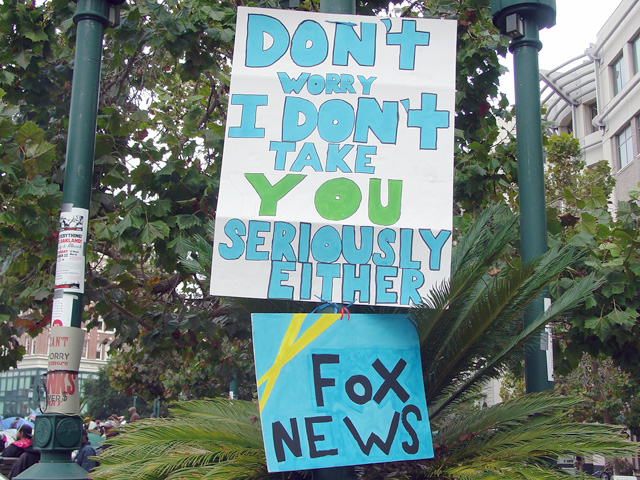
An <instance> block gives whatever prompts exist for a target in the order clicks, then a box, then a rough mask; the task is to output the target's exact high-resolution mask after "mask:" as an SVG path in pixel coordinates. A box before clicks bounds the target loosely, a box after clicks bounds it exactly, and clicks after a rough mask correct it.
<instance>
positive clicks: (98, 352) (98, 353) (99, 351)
mask: <svg viewBox="0 0 640 480" xmlns="http://www.w3.org/2000/svg"><path fill="white" fill-rule="evenodd" d="M101 358H102V344H101V343H99V344H98V346H97V347H96V360H100V359H101Z"/></svg>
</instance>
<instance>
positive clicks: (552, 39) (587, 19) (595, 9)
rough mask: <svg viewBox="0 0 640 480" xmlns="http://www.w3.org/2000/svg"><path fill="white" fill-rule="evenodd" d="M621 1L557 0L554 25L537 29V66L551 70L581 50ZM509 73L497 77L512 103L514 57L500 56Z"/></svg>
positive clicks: (591, 41)
mask: <svg viewBox="0 0 640 480" xmlns="http://www.w3.org/2000/svg"><path fill="white" fill-rule="evenodd" d="M620 1H621V0H556V25H555V26H554V27H551V28H545V29H544V30H541V31H540V41H541V42H542V50H541V51H540V54H539V56H538V60H539V64H540V69H541V70H551V69H552V68H555V67H557V66H558V65H560V64H562V63H564V62H566V61H567V60H570V59H572V58H575V57H577V56H578V55H580V54H582V53H584V51H585V50H586V49H587V48H588V47H589V44H590V43H595V41H596V35H597V34H598V31H599V30H600V29H601V28H602V26H603V25H604V24H605V22H606V21H607V20H608V19H609V17H610V16H611V14H612V13H613V11H614V10H615V9H616V7H617V6H618V5H619V4H620ZM501 60H502V64H503V65H505V66H506V67H507V68H508V69H509V73H508V74H506V75H503V76H502V77H501V78H500V86H501V89H502V91H503V92H505V93H506V94H507V96H508V98H509V101H510V102H511V103H514V102H515V95H514V93H513V91H514V90H513V89H514V87H513V57H512V55H511V54H509V56H508V57H507V59H506V60H505V59H501Z"/></svg>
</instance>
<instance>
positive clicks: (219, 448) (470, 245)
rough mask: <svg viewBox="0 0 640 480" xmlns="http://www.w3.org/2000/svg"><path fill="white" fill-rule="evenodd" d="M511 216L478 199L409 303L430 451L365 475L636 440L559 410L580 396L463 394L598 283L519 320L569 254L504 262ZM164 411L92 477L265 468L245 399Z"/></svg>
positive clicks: (622, 448) (525, 468)
mask: <svg viewBox="0 0 640 480" xmlns="http://www.w3.org/2000/svg"><path fill="white" fill-rule="evenodd" d="M516 226H517V218H516V216H515V215H513V214H512V213H511V212H509V211H508V210H507V209H506V208H504V207H498V206H496V207H492V208H489V209H487V210H486V211H485V212H484V213H483V214H482V215H481V216H480V217H479V218H478V220H477V221H476V222H475V223H474V225H473V226H472V227H471V228H470V230H469V231H468V232H467V233H466V235H465V236H464V237H463V238H461V239H460V240H459V241H458V242H457V244H456V246H455V249H454V253H453V260H452V277H451V280H450V282H448V283H446V284H442V285H440V286H439V287H438V288H436V289H434V290H433V291H432V292H431V294H430V295H429V297H428V298H425V299H424V304H423V305H422V306H420V307H417V308H416V309H415V311H414V317H415V320H416V325H417V329H418V334H419V338H420V345H421V355H422V364H423V376H424V381H425V389H426V393H427V402H428V405H429V412H430V421H431V425H432V428H433V430H434V435H433V443H434V450H435V458H434V459H432V460H427V461H419V462H403V463H388V464H379V465H369V466H366V467H363V468H362V469H361V470H360V475H361V476H362V477H363V478H367V479H387V478H388V479H391V478H415V479H420V478H425V479H454V478H455V479H467V478H469V479H471V478H473V479H480V478H482V479H490V478H497V477H498V476H500V477H505V476H506V477H507V478H523V479H548V478H557V477H565V476H566V474H565V473H564V472H563V471H561V470H559V469H556V468H555V467H554V464H553V461H554V459H556V458H557V457H558V456H563V455H570V454H573V455H580V456H588V455H593V454H594V453H598V454H601V455H605V456H622V455H630V454H633V453H636V452H637V451H638V448H637V447H636V446H634V444H632V443H630V442H628V441H626V439H625V438H624V437H623V436H622V432H621V431H620V430H619V429H618V428H616V427H614V426H610V425H599V424H585V423H572V422H571V421H570V420H569V416H568V413H569V412H570V411H571V410H572V409H574V408H576V407H577V406H578V405H579V404H580V400H577V399H574V398H567V397H563V396H560V395H556V394H554V393H544V394H529V395H525V396H522V397H520V398H516V399H514V400H510V401H507V402H505V403H502V404H499V405H496V406H493V407H490V408H482V409H480V408H477V407H475V408H474V407H472V406H471V405H473V402H474V401H475V400H476V399H477V393H478V389H479V386H480V385H481V384H482V383H483V382H485V381H486V380H487V379H489V378H495V377H497V376H499V375H500V374H501V372H503V371H505V370H506V369H508V368H509V366H510V365H511V364H512V363H513V362H515V361H519V359H520V358H521V355H522V352H523V349H524V348H527V347H526V343H527V340H528V339H529V338H530V337H531V336H532V335H533V334H535V333H536V332H537V331H539V330H540V329H541V328H543V327H544V325H546V324H547V323H549V322H550V321H552V320H553V319H554V318H555V317H556V316H558V315H560V314H561V313H562V312H563V311H565V310H567V309H569V308H572V307H573V306H575V305H576V304H578V303H579V302H581V301H583V300H584V298H585V297H586V296H587V295H588V294H589V293H590V292H591V291H593V289H595V288H596V287H597V286H598V282H597V281H595V280H594V278H593V277H587V278H584V279H583V280H582V281H581V282H579V283H577V284H576V285H575V286H574V287H573V288H572V289H570V290H568V291H566V292H565V293H564V294H563V295H562V296H561V297H560V298H557V299H555V301H554V303H553V305H552V306H551V307H550V308H549V309H548V310H547V311H546V312H544V313H542V314H541V315H540V316H539V317H538V318H537V319H536V320H535V321H534V322H533V323H532V324H531V325H530V326H528V327H527V328H526V329H523V327H522V319H521V313H522V310H523V308H524V307H525V306H526V305H527V303H529V302H530V301H531V300H532V299H533V298H535V297H536V296H537V295H538V294H539V293H540V292H542V290H543V289H544V288H545V287H546V286H547V285H548V284H549V283H550V282H552V281H554V279H556V278H557V276H558V275H559V274H560V273H561V272H562V271H563V270H564V269H566V268H567V267H568V266H569V265H570V264H571V263H572V262H574V261H575V260H576V258H577V256H579V254H578V253H577V252H576V251H575V250H571V249H551V250H550V251H549V252H548V253H546V254H545V255H543V256H541V257H540V258H538V259H536V260H535V261H533V262H531V263H530V264H527V265H518V264H515V265H510V264H509V263H508V262H507V261H505V259H504V258H506V255H505V253H506V252H507V250H508V249H509V248H511V247H510V246H511V244H512V243H513V242H514V241H515V238H516V236H517V232H516ZM171 413H172V418H169V419H157V420H149V421H143V422H139V423H135V424H132V425H131V426H127V427H126V428H125V429H124V433H123V434H122V435H120V436H119V437H116V438H115V439H114V440H113V441H112V442H111V443H112V446H111V447H110V448H109V449H107V450H106V451H105V453H104V454H103V455H101V456H100V461H101V464H102V465H101V466H100V467H99V468H98V470H97V471H96V472H95V473H94V474H93V475H92V476H93V478H96V479H105V480H106V479H115V480H119V479H122V480H125V479H126V480H130V479H131V478H136V479H145V480H147V479H148V480H159V479H165V478H166V479H209V478H215V479H222V480H226V479H229V480H231V479H234V480H235V479H261V478H270V477H271V476H272V475H273V476H274V478H275V474H269V473H268V472H267V470H266V461H265V454H264V449H263V444H262V437H261V431H260V425H259V418H258V411H257V408H256V405H255V404H254V403H253V402H245V401H235V400H234V401H230V400H223V399H216V400H206V401H193V402H185V403H179V404H177V405H175V406H174V407H173V408H172V409H171ZM310 475H311V474H310V473H309V472H291V473H290V474H288V475H285V476H286V477H287V478H292V479H295V478H301V477H305V476H310ZM278 476H282V474H278ZM283 478H284V476H283Z"/></svg>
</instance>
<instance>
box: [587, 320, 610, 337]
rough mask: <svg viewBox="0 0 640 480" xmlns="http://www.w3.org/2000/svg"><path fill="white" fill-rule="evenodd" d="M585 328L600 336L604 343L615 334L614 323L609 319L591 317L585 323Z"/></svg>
mask: <svg viewBox="0 0 640 480" xmlns="http://www.w3.org/2000/svg"><path fill="white" fill-rule="evenodd" d="M584 326H585V327H586V328H588V329H590V330H593V333H594V334H595V335H597V336H598V338H599V339H600V340H602V341H603V342H604V341H605V340H606V339H607V338H609V337H610V336H611V334H612V333H613V328H612V321H611V319H610V318H608V317H590V318H587V319H586V320H585V322H584Z"/></svg>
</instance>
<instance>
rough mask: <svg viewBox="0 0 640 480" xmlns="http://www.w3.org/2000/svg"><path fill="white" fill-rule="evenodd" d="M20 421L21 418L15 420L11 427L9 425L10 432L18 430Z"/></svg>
mask: <svg viewBox="0 0 640 480" xmlns="http://www.w3.org/2000/svg"><path fill="white" fill-rule="evenodd" d="M19 421H20V419H19V418H14V419H13V422H11V425H9V430H13V429H14V428H18V422H19Z"/></svg>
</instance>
